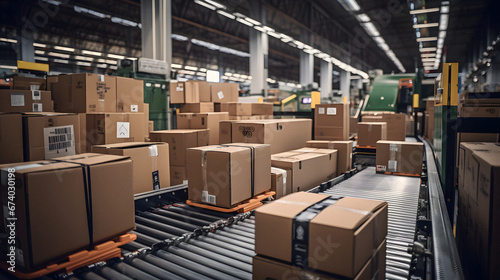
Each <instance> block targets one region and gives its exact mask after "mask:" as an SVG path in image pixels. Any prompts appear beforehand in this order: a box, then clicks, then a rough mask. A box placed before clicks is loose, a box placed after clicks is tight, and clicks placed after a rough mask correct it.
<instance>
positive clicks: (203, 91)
mask: <svg viewBox="0 0 500 280" xmlns="http://www.w3.org/2000/svg"><path fill="white" fill-rule="evenodd" d="M191 82H194V83H198V94H199V96H200V102H212V92H211V89H210V84H209V83H207V82H205V81H191Z"/></svg>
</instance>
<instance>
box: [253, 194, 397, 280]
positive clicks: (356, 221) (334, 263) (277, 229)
mask: <svg viewBox="0 0 500 280" xmlns="http://www.w3.org/2000/svg"><path fill="white" fill-rule="evenodd" d="M313 205H314V206H315V207H313V208H312V207H311V206H313ZM312 209H314V210H315V211H312V212H311V210H312ZM387 209H388V207H387V202H384V201H377V200H369V199H362V198H353V197H344V198H340V199H336V198H333V197H330V196H328V195H323V194H313V193H305V192H299V193H293V194H290V195H287V196H285V197H282V198H280V199H278V200H276V201H274V202H271V203H269V204H266V205H264V206H262V207H259V208H258V209H257V210H255V253H256V254H258V255H262V256H266V257H270V258H274V259H277V260H281V261H284V262H288V263H292V264H293V265H305V266H306V267H309V268H312V269H315V270H319V271H323V272H327V273H333V274H337V275H340V276H344V277H349V278H354V277H355V276H356V275H357V274H358V273H359V271H360V270H361V269H362V268H363V266H364V265H365V264H366V262H367V261H368V260H369V259H370V257H371V256H372V254H373V252H374V251H376V250H377V249H378V248H379V246H380V244H382V243H383V242H384V241H385V237H386V235H387ZM304 236H307V237H308V240H304V238H303V237H304ZM325 242H328V244H336V245H335V248H334V250H330V251H329V254H327V253H325V254H321V257H319V256H318V252H319V251H321V250H324V246H325V245H324V244H325Z"/></svg>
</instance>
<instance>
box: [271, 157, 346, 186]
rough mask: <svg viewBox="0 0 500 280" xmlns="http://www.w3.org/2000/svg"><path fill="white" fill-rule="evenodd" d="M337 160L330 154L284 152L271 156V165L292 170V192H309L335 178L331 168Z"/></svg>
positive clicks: (334, 171)
mask: <svg viewBox="0 0 500 280" xmlns="http://www.w3.org/2000/svg"><path fill="white" fill-rule="evenodd" d="M336 161H337V159H336V158H331V157H330V156H329V155H328V154H321V153H301V152H297V151H290V152H284V153H279V154H274V155H272V156H271V165H272V166H273V167H277V168H281V169H289V170H291V176H290V179H291V185H292V192H298V191H308V190H310V189H312V188H314V187H316V186H319V185H320V184H321V183H323V182H325V181H328V180H330V179H332V178H334V177H335V173H336V170H335V169H332V168H331V166H332V165H333V164H336Z"/></svg>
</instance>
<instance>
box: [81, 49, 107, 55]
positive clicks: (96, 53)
mask: <svg viewBox="0 0 500 280" xmlns="http://www.w3.org/2000/svg"><path fill="white" fill-rule="evenodd" d="M82 53H83V54H88V55H95V56H101V55H102V53H100V52H94V51H88V50H82Z"/></svg>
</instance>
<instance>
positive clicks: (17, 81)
mask: <svg viewBox="0 0 500 280" xmlns="http://www.w3.org/2000/svg"><path fill="white" fill-rule="evenodd" d="M12 80H13V87H12V88H13V89H22V90H46V89H47V86H46V85H47V82H46V81H45V79H44V78H32V77H23V76H15V77H14V78H13V79H12Z"/></svg>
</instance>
